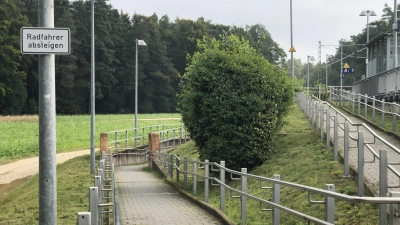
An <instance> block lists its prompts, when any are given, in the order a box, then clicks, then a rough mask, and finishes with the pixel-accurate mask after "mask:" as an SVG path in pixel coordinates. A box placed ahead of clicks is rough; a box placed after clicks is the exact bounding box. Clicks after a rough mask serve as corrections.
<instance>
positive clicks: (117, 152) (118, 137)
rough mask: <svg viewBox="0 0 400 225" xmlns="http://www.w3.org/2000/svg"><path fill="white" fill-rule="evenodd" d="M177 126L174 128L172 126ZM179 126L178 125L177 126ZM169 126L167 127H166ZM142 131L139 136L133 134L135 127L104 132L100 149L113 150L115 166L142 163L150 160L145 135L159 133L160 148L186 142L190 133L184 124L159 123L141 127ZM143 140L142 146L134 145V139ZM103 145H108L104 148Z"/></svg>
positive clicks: (147, 138) (147, 139) (146, 136)
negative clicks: (146, 133)
mask: <svg viewBox="0 0 400 225" xmlns="http://www.w3.org/2000/svg"><path fill="white" fill-rule="evenodd" d="M173 126H175V127H174V128H171V127H173ZM177 126H178V127H177ZM166 128H167V129H166ZM140 130H142V133H141V135H140V136H138V137H134V136H131V135H129V134H134V132H133V131H134V129H127V130H118V131H111V132H107V133H102V134H101V137H100V150H101V151H102V152H103V151H112V152H113V162H114V164H115V166H122V165H132V164H141V163H145V162H147V161H148V146H149V142H148V141H149V137H148V135H145V132H146V131H148V132H149V134H151V133H156V134H158V145H159V149H160V150H162V149H165V148H171V147H175V146H177V145H179V144H182V143H185V142H186V141H187V139H188V133H187V131H186V129H185V127H184V126H183V125H158V126H149V127H143V128H140ZM139 138H140V140H141V142H142V145H141V146H140V147H135V146H134V142H133V140H134V139H139ZM102 146H106V147H105V148H104V149H103V147H102Z"/></svg>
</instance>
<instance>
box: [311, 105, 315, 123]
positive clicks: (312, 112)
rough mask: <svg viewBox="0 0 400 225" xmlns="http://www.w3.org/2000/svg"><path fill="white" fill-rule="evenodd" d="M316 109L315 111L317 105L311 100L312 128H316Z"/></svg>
mask: <svg viewBox="0 0 400 225" xmlns="http://www.w3.org/2000/svg"><path fill="white" fill-rule="evenodd" d="M314 109H315V104H314V103H313V102H312V99H311V127H314Z"/></svg>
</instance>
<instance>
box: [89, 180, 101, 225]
mask: <svg viewBox="0 0 400 225" xmlns="http://www.w3.org/2000/svg"><path fill="white" fill-rule="evenodd" d="M97 196H98V189H97V187H89V211H90V220H91V225H97V224H98V222H99V221H98V217H99V212H98V210H99V201H98V198H97Z"/></svg>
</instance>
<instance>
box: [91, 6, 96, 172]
mask: <svg viewBox="0 0 400 225" xmlns="http://www.w3.org/2000/svg"><path fill="white" fill-rule="evenodd" d="M91 3H92V6H91V10H92V12H91V26H90V27H91V33H92V35H91V57H92V58H91V67H90V70H91V78H90V174H94V170H95V168H94V167H95V148H94V145H95V143H94V135H95V124H94V123H95V120H94V117H95V115H94V113H95V85H94V83H95V65H94V62H95V61H94V0H91Z"/></svg>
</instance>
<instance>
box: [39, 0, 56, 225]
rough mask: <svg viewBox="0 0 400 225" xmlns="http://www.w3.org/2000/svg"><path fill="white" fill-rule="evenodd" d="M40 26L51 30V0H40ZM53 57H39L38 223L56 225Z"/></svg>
mask: <svg viewBox="0 0 400 225" xmlns="http://www.w3.org/2000/svg"><path fill="white" fill-rule="evenodd" d="M38 25H39V27H50V28H53V27H54V2H53V0H39V24H38ZM55 95H56V93H55V56H54V54H43V55H39V224H57V175H56V96H55Z"/></svg>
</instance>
